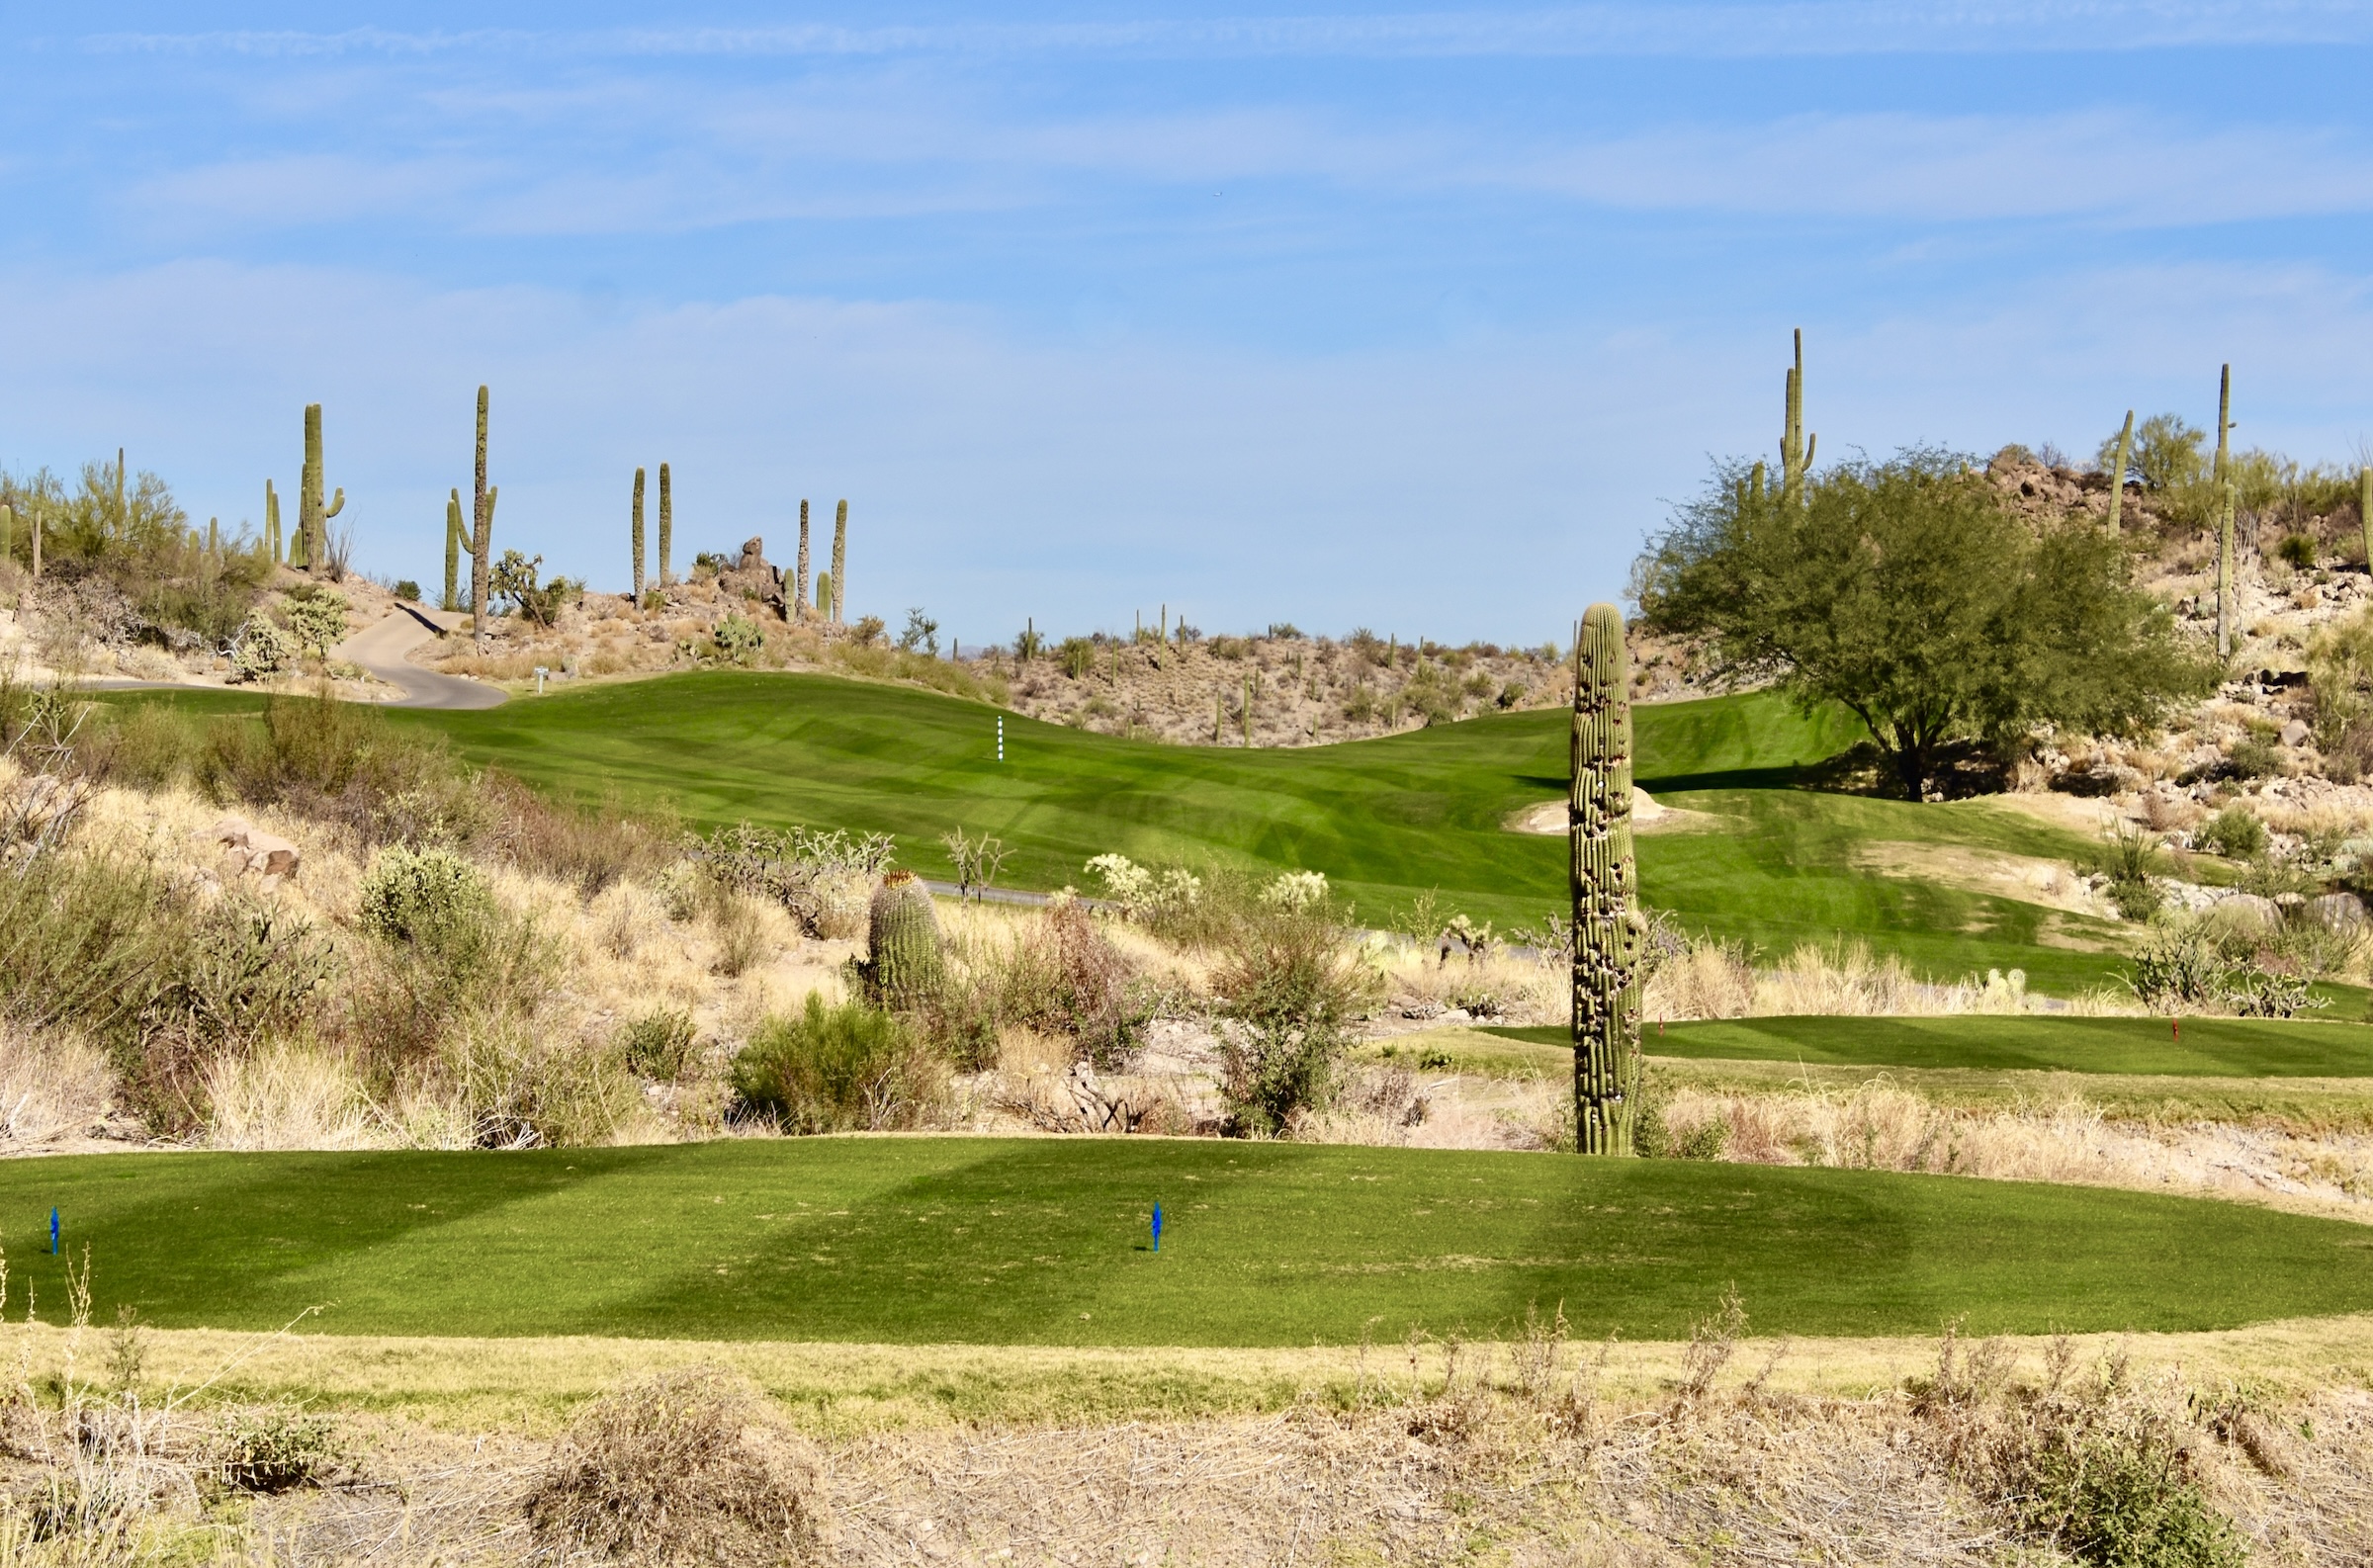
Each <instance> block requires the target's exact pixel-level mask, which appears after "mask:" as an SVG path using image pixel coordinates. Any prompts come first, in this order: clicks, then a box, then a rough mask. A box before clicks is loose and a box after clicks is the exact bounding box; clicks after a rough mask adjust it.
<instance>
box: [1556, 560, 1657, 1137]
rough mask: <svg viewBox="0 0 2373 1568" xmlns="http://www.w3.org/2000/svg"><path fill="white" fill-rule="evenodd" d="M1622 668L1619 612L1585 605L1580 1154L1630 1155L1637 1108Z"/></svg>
mask: <svg viewBox="0 0 2373 1568" xmlns="http://www.w3.org/2000/svg"><path fill="white" fill-rule="evenodd" d="M1630 679H1631V672H1630V668H1629V659H1628V657H1627V656H1626V652H1625V648H1624V618H1623V616H1622V614H1621V613H1620V612H1618V611H1617V609H1616V608H1615V606H1614V605H1612V604H1594V605H1592V606H1591V607H1590V613H1589V614H1587V615H1585V616H1584V617H1583V618H1582V627H1581V633H1580V635H1579V636H1578V637H1577V638H1576V639H1575V648H1574V736H1573V793H1572V795H1571V796H1570V797H1569V799H1568V803H1567V815H1566V820H1567V823H1568V825H1569V828H1568V830H1569V832H1570V834H1571V837H1572V843H1573V896H1574V1125H1575V1148H1576V1149H1577V1150H1578V1151H1579V1152H1581V1153H1583V1154H1617V1155H1627V1154H1630V1153H1632V1152H1633V1151H1632V1131H1633V1127H1634V1124H1635V1123H1636V1121H1637V1118H1638V1113H1639V1072H1640V1063H1639V983H1638V978H1639V948H1640V933H1641V930H1642V928H1643V925H1644V922H1643V920H1642V919H1641V916H1640V913H1639V875H1638V871H1637V868H1636V866H1635V865H1634V863H1633V861H1632V857H1631V694H1630Z"/></svg>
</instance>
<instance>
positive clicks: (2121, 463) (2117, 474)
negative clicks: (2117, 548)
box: [2109, 408, 2134, 536]
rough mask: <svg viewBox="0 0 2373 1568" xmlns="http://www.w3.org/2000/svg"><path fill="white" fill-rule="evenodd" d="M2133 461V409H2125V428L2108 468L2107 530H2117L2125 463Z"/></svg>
mask: <svg viewBox="0 0 2373 1568" xmlns="http://www.w3.org/2000/svg"><path fill="white" fill-rule="evenodd" d="M2133 461H2134V410H2133V409H2131V408H2129V409H2127V410H2126V424H2125V428H2123V429H2121V430H2120V431H2119V432H2118V459H2117V462H2115V463H2114V464H2112V465H2111V466H2110V470H2109V531H2110V533H2111V534H2112V535H2113V536H2114V535H2115V534H2116V533H2117V531H2118V511H2119V509H2120V508H2121V507H2122V506H2123V505H2124V504H2125V501H2126V465H2127V464H2129V463H2131V462H2133Z"/></svg>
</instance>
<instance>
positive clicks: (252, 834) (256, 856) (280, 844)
mask: <svg viewBox="0 0 2373 1568" xmlns="http://www.w3.org/2000/svg"><path fill="white" fill-rule="evenodd" d="M191 836H192V838H194V839H195V840H196V841H197V844H198V847H199V848H200V849H201V850H208V849H211V850H212V851H213V852H214V854H215V857H216V858H215V869H216V870H217V872H218V873H219V874H220V876H221V879H222V880H223V881H224V882H225V883H230V882H236V881H237V880H238V879H239V878H241V877H254V878H256V879H257V886H259V887H260V888H261V889H262V890H263V891H264V892H266V893H270V892H271V891H272V890H273V889H275V888H277V887H279V886H280V885H281V883H282V882H283V881H284V880H286V879H288V878H290V877H294V876H295V875H296V874H297V872H298V869H299V867H300V866H302V865H303V864H304V856H303V855H302V854H301V853H300V852H299V850H298V848H297V846H296V845H295V844H293V843H291V842H289V841H288V840H287V839H286V838H282V837H280V836H278V835H277V834H274V833H268V832H264V831H263V830H261V829H260V828H252V827H249V826H248V824H247V822H246V820H245V819H244V818H239V817H225V818H223V819H222V820H221V821H220V822H218V823H216V824H215V826H214V827H213V828H209V829H207V830H206V831H204V832H199V833H193V834H192V835H191Z"/></svg>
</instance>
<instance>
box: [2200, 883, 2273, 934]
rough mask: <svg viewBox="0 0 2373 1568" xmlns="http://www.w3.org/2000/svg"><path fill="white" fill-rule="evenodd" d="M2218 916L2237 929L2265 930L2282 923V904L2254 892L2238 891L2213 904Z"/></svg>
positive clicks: (2214, 912)
mask: <svg viewBox="0 0 2373 1568" xmlns="http://www.w3.org/2000/svg"><path fill="white" fill-rule="evenodd" d="M2211 910H2212V913H2213V914H2214V915H2216V917H2217V918H2218V919H2219V920H2221V921H2224V922H2226V923H2227V924H2229V925H2231V926H2232V927H2233V928H2234V929H2236V930H2245V931H2255V932H2264V931H2270V930H2272V929H2274V928H2275V927H2276V926H2278V925H2280V924H2281V923H2282V906H2281V905H2279V904H2276V903H2275V902H2274V901H2273V900H2272V899H2268V898H2261V897H2259V896H2258V895H2257V894H2254V893H2236V894H2233V895H2231V896H2229V897H2227V898H2222V899H2219V900H2218V901H2217V902H2216V903H2215V904H2214V905H2213V906H2211Z"/></svg>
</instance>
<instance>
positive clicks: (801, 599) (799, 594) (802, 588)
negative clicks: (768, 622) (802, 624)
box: [791, 495, 808, 621]
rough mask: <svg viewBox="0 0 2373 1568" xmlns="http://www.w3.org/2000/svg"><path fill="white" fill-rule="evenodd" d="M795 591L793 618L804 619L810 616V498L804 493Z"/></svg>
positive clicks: (792, 604) (792, 608)
mask: <svg viewBox="0 0 2373 1568" xmlns="http://www.w3.org/2000/svg"><path fill="white" fill-rule="evenodd" d="M793 592H794V593H795V595H796V597H795V598H793V599H792V601H791V619H792V620H794V621H804V620H806V619H807V618H808V498H807V497H806V496H804V495H803V496H801V497H800V498H799V575H798V578H797V579H796V581H795V584H794V587H793Z"/></svg>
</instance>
